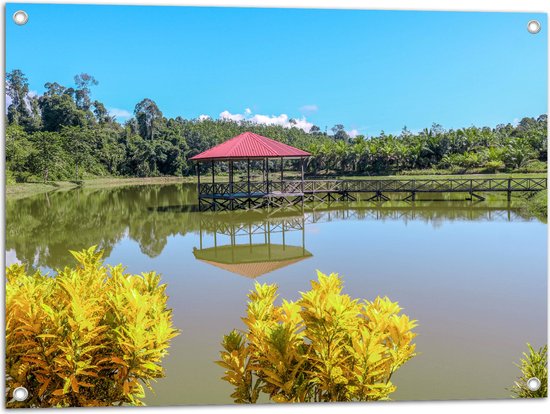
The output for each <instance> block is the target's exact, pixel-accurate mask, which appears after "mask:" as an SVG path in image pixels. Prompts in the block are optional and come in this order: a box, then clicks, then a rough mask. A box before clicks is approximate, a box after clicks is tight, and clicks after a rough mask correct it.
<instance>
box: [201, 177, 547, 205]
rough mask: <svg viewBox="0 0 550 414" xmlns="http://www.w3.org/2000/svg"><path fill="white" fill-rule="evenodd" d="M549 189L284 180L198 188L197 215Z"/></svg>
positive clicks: (502, 181) (522, 183)
mask: <svg viewBox="0 0 550 414" xmlns="http://www.w3.org/2000/svg"><path fill="white" fill-rule="evenodd" d="M546 189H547V179H546V178H475V179H466V178H464V179H462V178H437V179H380V180H377V179H363V180H361V179H357V180H304V181H300V180H285V181H269V182H237V183H214V184H211V183H201V184H200V185H199V206H200V210H201V211H207V210H236V209H245V210H251V209H257V208H263V207H275V208H283V207H288V206H297V205H301V204H303V203H304V202H313V201H318V202H331V201H357V200H358V198H359V195H360V194H362V193H364V194H368V195H370V197H367V198H366V199H364V201H370V200H373V201H386V200H389V197H388V196H387V195H386V194H390V193H402V194H407V196H406V197H405V198H404V200H407V201H414V200H415V198H416V194H420V193H467V194H469V195H470V197H471V198H474V197H475V198H477V199H478V200H484V199H485V198H484V197H483V196H482V195H481V194H480V193H506V194H507V195H508V199H510V197H511V195H512V193H514V192H522V193H533V192H538V191H542V190H546Z"/></svg>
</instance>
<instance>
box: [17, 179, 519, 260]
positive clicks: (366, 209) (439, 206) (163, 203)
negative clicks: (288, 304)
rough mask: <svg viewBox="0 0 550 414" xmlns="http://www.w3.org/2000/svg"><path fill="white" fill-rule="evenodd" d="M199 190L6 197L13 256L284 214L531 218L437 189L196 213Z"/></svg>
mask: <svg viewBox="0 0 550 414" xmlns="http://www.w3.org/2000/svg"><path fill="white" fill-rule="evenodd" d="M195 191H196V190H195V186H194V185H192V184H171V185H148V186H134V187H119V188H108V189H75V190H71V191H59V192H54V193H49V194H39V195H36V196H33V197H28V198H24V199H18V200H10V199H8V200H7V202H6V250H7V260H8V262H9V263H12V262H14V261H16V260H17V261H21V262H24V263H26V264H30V265H32V266H33V267H42V268H50V269H54V268H59V267H63V266H65V265H67V264H68V263H69V262H68V261H67V260H69V259H67V255H66V252H67V251H68V250H79V249H84V248H87V247H89V246H91V245H98V247H99V248H101V249H102V250H104V251H105V255H106V257H108V256H109V255H110V253H111V251H112V250H113V248H114V246H115V245H117V243H120V242H121V240H123V239H131V240H134V241H136V242H137V243H138V244H139V247H140V250H141V252H142V253H143V254H145V255H146V256H148V257H157V256H159V255H160V254H161V253H162V251H163V250H164V249H165V247H166V245H167V243H168V238H169V237H171V236H175V235H181V236H185V235H186V234H188V233H190V232H191V233H198V234H199V235H200V234H203V235H204V233H205V232H207V233H208V232H210V233H216V232H217V231H218V230H219V229H216V228H213V227H212V226H214V227H216V226H219V225H222V224H223V223H226V224H225V225H227V223H231V221H232V220H233V221H240V222H241V223H245V225H247V226H257V225H258V226H265V223H266V222H265V220H266V218H267V217H269V220H271V222H272V223H274V224H273V228H274V229H275V228H276V227H277V226H279V225H280V224H277V222H275V221H273V220H275V219H277V218H279V219H281V218H283V217H286V220H287V221H288V220H290V221H292V220H296V219H297V218H298V219H303V225H302V230H304V227H307V226H308V225H310V224H312V223H318V222H326V221H333V220H365V219H368V220H371V219H374V220H401V221H405V222H407V221H409V220H423V221H426V222H430V223H431V224H432V225H433V226H434V227H438V226H440V225H441V223H443V222H446V221H453V220H468V221H470V220H475V221H516V220H522V221H523V220H526V218H524V217H521V216H520V215H519V213H518V210H517V208H515V206H514V204H513V203H508V202H507V201H506V200H505V199H504V198H499V197H493V196H490V197H488V198H487V201H484V202H472V201H464V200H453V199H452V198H450V197H445V196H441V197H440V198H438V199H433V196H431V197H432V199H429V200H428V199H425V200H417V202H416V203H413V204H411V203H406V202H402V201H396V200H390V201H389V202H385V203H382V204H378V203H373V202H364V201H358V202H353V203H342V202H335V203H332V204H330V205H327V204H310V203H308V204H306V205H305V209H304V211H303V214H299V216H296V214H297V213H296V212H293V213H288V212H284V211H282V212H281V211H280V212H277V213H276V214H275V215H273V214H271V215H269V216H268V215H267V213H265V212H264V213H262V212H242V211H241V212H233V213H198V212H197V211H196V210H197V209H196V193H195ZM289 217H291V218H289ZM527 219H529V218H527ZM208 222H209V223H210V224H208ZM216 222H217V223H218V224H215V223H216ZM287 224H289V223H287ZM290 227H292V226H291V225H290ZM239 231H242V229H241V230H239ZM273 231H274V230H273V229H267V231H264V233H266V234H270V233H271V234H273ZM266 237H267V236H266ZM255 243H258V242H257V241H256V242H255ZM277 243H278V244H280V245H281V246H274V244H275V243H274V242H272V249H271V254H275V255H276V253H275V251H276V250H279V251H284V252H285V254H287V255H288V259H287V260H294V259H298V253H299V249H298V250H296V252H295V255H291V252H292V251H293V250H294V249H293V248H292V247H291V245H287V246H286V247H284V248H283V245H285V243H282V239H281V240H280V241H279V242H277ZM230 244H231V242H229V245H230ZM263 244H265V240H264V242H263ZM302 247H303V246H302ZM199 250H203V249H202V248H201V249H199ZM241 250H242V251H241ZM252 250H253V252H252V253H250V250H249V253H248V254H249V256H250V255H253V256H257V257H260V256H262V255H267V256H266V257H267V259H269V254H270V251H269V249H264V250H266V251H265V252H264V251H262V248H261V247H260V246H256V247H252ZM230 251H236V250H235V248H233V249H227V252H230ZM237 251H239V253H237V255H241V256H242V257H241V259H237V260H241V261H243V260H244V261H245V262H246V261H247V260H249V259H247V258H246V257H245V256H244V254H245V250H243V249H240V250H239V248H237ZM203 253H204V254H207V255H206V256H201V253H199V255H198V256H197V258H201V260H210V259H212V257H211V256H208V252H203ZM217 253H218V254H223V251H220V250H219V249H217ZM225 254H226V255H229V253H225ZM306 256H307V255H306ZM220 257H221V256H220ZM228 257H229V256H228ZM274 257H275V256H274ZM281 260H282V258H281ZM226 261H227V260H226ZM9 263H8V264H9ZM226 264H228V263H226Z"/></svg>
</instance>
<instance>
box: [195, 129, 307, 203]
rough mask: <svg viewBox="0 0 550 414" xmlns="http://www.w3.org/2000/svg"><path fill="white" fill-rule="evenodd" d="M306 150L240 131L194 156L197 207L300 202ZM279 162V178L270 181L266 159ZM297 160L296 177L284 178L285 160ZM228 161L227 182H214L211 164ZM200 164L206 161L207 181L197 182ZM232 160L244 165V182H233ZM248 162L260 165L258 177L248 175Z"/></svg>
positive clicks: (249, 166)
mask: <svg viewBox="0 0 550 414" xmlns="http://www.w3.org/2000/svg"><path fill="white" fill-rule="evenodd" d="M309 156H311V154H310V153H309V152H306V151H302V150H301V149H298V148H294V147H292V146H290V145H287V144H283V143H282V142H278V141H275V140H273V139H270V138H267V137H264V136H262V135H258V134H254V133H252V132H244V133H242V134H240V135H237V136H236V137H233V138H231V139H229V140H227V141H225V142H223V143H221V144H219V145H216V146H215V147H213V148H210V149H209V150H206V151H204V152H202V153H200V154H197V155H195V156H194V157H192V158H191V160H193V161H195V162H196V163H197V164H196V166H197V191H198V197H199V209H200V210H201V211H207V210H236V209H247V210H249V209H255V208H261V207H271V206H274V207H285V206H293V205H297V204H299V203H301V204H303V202H304V160H305V159H306V158H307V157H309ZM273 159H275V160H278V161H279V163H280V180H271V179H270V176H269V172H270V170H269V161H270V160H273ZM289 159H293V160H300V169H301V176H300V179H299V180H297V179H294V180H285V177H284V165H285V160H289ZM220 162H227V163H228V171H229V180H228V182H225V181H224V182H216V174H215V164H216V163H220ZM201 163H208V164H210V168H211V180H209V181H210V182H201V174H200V173H201V171H200V170H201V169H200V164H201ZM235 163H245V164H246V181H235V174H234V172H235ZM251 163H254V164H256V165H257V164H260V169H261V171H262V175H261V180H258V179H254V178H253V177H252V178H251V174H250V172H251Z"/></svg>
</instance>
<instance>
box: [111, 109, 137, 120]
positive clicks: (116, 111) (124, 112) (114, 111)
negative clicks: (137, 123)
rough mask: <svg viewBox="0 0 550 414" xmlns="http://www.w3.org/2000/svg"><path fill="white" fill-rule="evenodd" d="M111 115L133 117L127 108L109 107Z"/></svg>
mask: <svg viewBox="0 0 550 414" xmlns="http://www.w3.org/2000/svg"><path fill="white" fill-rule="evenodd" d="M109 115H111V116H116V117H117V118H131V117H132V113H131V112H128V111H127V110H126V109H118V108H109Z"/></svg>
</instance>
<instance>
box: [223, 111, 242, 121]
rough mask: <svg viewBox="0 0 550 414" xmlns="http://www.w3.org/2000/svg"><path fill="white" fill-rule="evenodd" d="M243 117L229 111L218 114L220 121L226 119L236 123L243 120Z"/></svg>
mask: <svg viewBox="0 0 550 414" xmlns="http://www.w3.org/2000/svg"><path fill="white" fill-rule="evenodd" d="M244 118H245V117H244V115H243V114H232V113H231V112H229V111H223V112H222V113H221V114H220V119H227V120H228V121H236V122H239V121H242V120H243V119H244Z"/></svg>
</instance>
